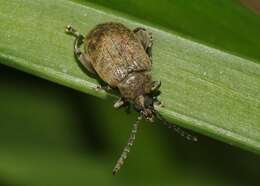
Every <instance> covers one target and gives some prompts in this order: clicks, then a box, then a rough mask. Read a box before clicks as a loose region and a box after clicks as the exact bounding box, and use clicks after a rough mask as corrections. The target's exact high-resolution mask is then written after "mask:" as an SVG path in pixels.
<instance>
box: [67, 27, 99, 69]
mask: <svg viewBox="0 0 260 186" xmlns="http://www.w3.org/2000/svg"><path fill="white" fill-rule="evenodd" d="M65 31H66V32H67V33H68V34H71V35H73V36H75V38H76V39H75V41H74V55H75V56H76V58H77V60H78V61H79V62H80V63H81V64H82V65H83V66H84V67H85V68H86V69H87V70H88V71H89V72H90V73H92V74H96V72H95V70H94V69H93V67H92V65H91V59H90V58H89V55H88V54H84V53H83V52H81V50H80V47H81V45H82V44H83V43H84V39H85V38H84V36H83V35H82V34H80V33H79V32H78V31H77V30H76V29H74V28H73V27H72V26H71V25H68V26H67V27H66V30H65Z"/></svg>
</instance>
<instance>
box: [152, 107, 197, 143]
mask: <svg viewBox="0 0 260 186" xmlns="http://www.w3.org/2000/svg"><path fill="white" fill-rule="evenodd" d="M155 115H156V118H157V119H159V120H160V121H161V122H162V123H163V124H164V125H165V126H167V127H168V128H171V129H173V130H174V131H175V132H177V133H178V134H180V135H181V136H182V137H184V138H186V139H187V140H190V141H195V142H196V141H198V138H197V137H196V136H193V135H191V134H189V133H188V132H187V131H185V130H184V129H182V128H181V127H178V126H177V125H175V124H173V123H170V122H168V121H167V120H166V119H164V117H163V116H162V115H161V114H160V113H159V112H158V111H155Z"/></svg>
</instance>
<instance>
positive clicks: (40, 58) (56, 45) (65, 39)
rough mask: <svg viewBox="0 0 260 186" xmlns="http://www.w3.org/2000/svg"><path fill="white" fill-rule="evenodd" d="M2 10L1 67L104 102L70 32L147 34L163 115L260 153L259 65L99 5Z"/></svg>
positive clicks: (26, 5) (4, 5) (45, 4)
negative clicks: (117, 25)
mask: <svg viewBox="0 0 260 186" xmlns="http://www.w3.org/2000/svg"><path fill="white" fill-rule="evenodd" d="M0 9H1V12H0V22H1V24H0V35H1V38H0V62H1V63H3V64H6V65H8V66H12V67H14V68H17V69H20V70H22V71H26V72H28V73H31V74H34V75H36V76H39V77H42V78H45V79H48V80H50V81H53V82H57V83H59V84H62V85H65V86H68V87H71V88H74V89H77V90H80V91H83V92H86V93H89V94H92V95H95V96H99V97H102V98H106V97H107V94H106V93H105V92H96V91H95V90H94V88H95V86H96V84H97V80H96V79H94V78H93V77H89V76H87V75H86V73H85V72H84V71H83V70H82V68H80V66H79V64H78V63H76V61H75V59H74V57H73V51H72V43H73V38H72V37H71V36H68V35H66V34H65V33H64V27H65V26H66V25H67V24H73V25H74V26H75V27H76V28H77V29H78V30H80V31H81V32H85V33H86V32H88V31H89V30H90V29H91V28H93V27H94V26H95V25H96V24H98V23H102V22H107V21H119V22H122V23H124V24H125V25H127V26H128V27H130V28H135V27H137V26H144V27H146V28H147V29H149V30H150V31H152V32H153V36H154V48H153V76H154V79H160V80H161V81H162V88H161V91H162V94H161V96H160V100H162V101H163V102H164V104H165V108H158V109H159V110H160V112H161V113H162V114H164V115H165V116H166V117H167V118H168V119H169V120H171V121H173V122H175V123H177V124H179V125H181V126H183V127H187V128H190V129H193V130H195V131H197V132H200V133H202V134H205V135H208V136H212V137H214V138H216V139H219V140H221V141H225V142H227V143H229V144H234V145H236V146H239V147H241V148H245V149H248V150H250V151H253V152H257V153H260V86H259V85H260V65H259V64H258V62H257V61H252V60H248V59H245V58H241V57H238V56H235V55H231V54H228V53H227V52H223V51H220V50H217V49H214V48H211V47H208V46H205V45H203V44H199V43H197V42H194V41H192V40H191V39H185V38H183V37H180V36H179V35H177V34H176V33H173V32H172V31H171V30H169V29H165V28H161V27H156V26H151V25H152V24H147V23H145V22H144V21H133V20H137V19H130V18H129V17H128V16H126V15H122V14H121V13H118V12H114V11H111V10H108V9H106V8H102V7H99V6H96V5H93V4H88V3H84V5H82V4H80V3H74V2H71V1H65V0H58V1H51V0H45V1H40V0H36V1H30V0H24V1H16V0H12V1H4V2H1V4H0ZM149 25H150V26H149ZM237 32H238V33H239V32H240V31H239V30H238V31H237ZM240 33H242V32H240ZM236 51H239V50H236ZM256 58H257V57H256ZM111 104H112V103H111Z"/></svg>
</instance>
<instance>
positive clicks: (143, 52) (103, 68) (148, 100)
mask: <svg viewBox="0 0 260 186" xmlns="http://www.w3.org/2000/svg"><path fill="white" fill-rule="evenodd" d="M66 32H67V33H68V34H71V35H73V36H75V41H74V54H75V56H76V58H77V59H78V61H79V62H80V63H81V64H82V65H83V66H84V67H85V68H86V69H87V70H88V71H89V72H90V73H92V74H95V75H97V76H99V77H100V78H101V79H102V80H103V81H104V82H105V83H106V86H103V87H102V88H104V89H105V90H109V89H117V90H118V91H119V93H120V95H121V97H120V98H119V99H118V100H117V101H116V102H115V104H114V107H115V108H120V107H122V106H125V105H128V104H129V103H132V105H133V106H134V108H135V109H136V110H137V111H138V112H139V113H140V116H139V117H138V119H137V121H136V122H135V123H134V124H133V128H132V131H131V133H130V137H129V139H128V143H127V145H126V146H125V148H124V150H123V152H122V154H121V156H120V158H119V159H118V161H117V163H116V165H115V168H114V169H113V174H116V173H117V172H118V171H119V169H120V168H121V166H122V165H123V163H124V160H125V159H126V158H127V154H128V152H129V151H130V147H131V146H132V145H133V142H134V139H135V134H136V132H137V129H138V126H139V121H140V120H141V119H142V118H145V119H147V120H149V121H150V122H153V121H154V118H158V119H159V120H161V121H163V123H164V124H166V125H167V126H168V127H169V128H173V129H175V131H177V132H178V133H180V134H181V135H182V136H185V137H186V138H187V139H191V140H194V141H196V140H197V138H195V137H193V136H191V135H190V134H188V133H187V132H186V131H184V130H182V129H181V128H179V127H177V126H176V125H173V124H169V123H168V122H167V121H166V120H165V119H164V118H163V117H162V116H161V115H160V114H159V113H158V112H157V111H156V110H155V109H154V104H156V103H159V104H160V102H159V101H158V99H157V95H158V92H159V88H160V86H161V82H160V81H159V80H157V81H154V80H152V76H151V69H152V52H151V51H152V46H153V38H152V33H151V32H148V31H147V30H146V29H145V28H141V27H137V28H135V29H134V30H130V29H129V28H127V27H126V26H124V25H123V24H121V23H115V22H108V23H103V24H99V25H97V26H96V27H95V28H93V29H92V30H91V31H90V32H89V33H88V34H87V36H86V37H85V36H83V35H82V34H80V33H79V32H78V31H77V30H76V29H74V28H73V27H72V26H71V25H68V26H67V27H66ZM82 45H84V52H82V50H81V46H82Z"/></svg>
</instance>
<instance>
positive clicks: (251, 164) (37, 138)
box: [0, 0, 260, 186]
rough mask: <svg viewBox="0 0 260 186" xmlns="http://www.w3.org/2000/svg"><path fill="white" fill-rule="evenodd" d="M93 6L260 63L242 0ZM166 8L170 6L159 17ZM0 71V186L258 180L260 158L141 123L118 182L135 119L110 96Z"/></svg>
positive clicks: (113, 0)
mask: <svg viewBox="0 0 260 186" xmlns="http://www.w3.org/2000/svg"><path fill="white" fill-rule="evenodd" d="M13 2H15V1H13ZM76 2H80V3H82V4H84V3H87V2H85V1H83V0H81V1H76ZM92 3H96V4H95V5H94V6H95V7H99V6H105V7H108V8H111V9H115V10H119V11H121V12H124V13H125V14H129V15H131V16H133V19H134V20H135V19H136V20H137V19H143V20H144V22H145V21H147V22H149V24H151V25H157V26H158V27H159V28H160V27H162V28H164V29H167V30H169V31H170V32H178V34H180V35H183V36H184V37H187V38H191V39H192V40H198V41H200V42H202V43H207V44H208V45H210V46H213V47H216V48H220V49H222V50H226V51H228V52H231V53H234V54H236V55H239V56H243V57H244V56H245V57H246V58H249V59H253V61H255V62H256V63H258V61H259V59H260V55H259V54H260V53H259V52H258V51H259V49H260V46H259V45H260V42H259V38H258V33H259V29H260V25H259V24H260V21H259V20H260V19H259V16H257V15H255V14H254V13H252V12H250V11H249V10H247V9H246V8H245V7H243V6H241V4H240V3H239V2H238V1H231V0H228V1H227V0H221V1H217V0H215V1H206V0H203V1H200V4H199V5H198V4H197V3H196V1H188V2H187V1H181V0H175V1H166V0H161V1H155V2H154V3H149V2H148V1H146V0H143V1H133V0H128V1H119V0H108V1H101V0H98V1H92ZM97 4H98V5H97ZM169 7H172V10H171V11H165V10H166V9H167V10H168V8H169ZM162 15H163V16H162ZM0 16H1V9H0ZM68 16H73V15H68ZM75 20H76V18H75ZM245 20H246V21H247V22H245ZM249 20H250V22H249V23H248V21H249ZM248 25H253V26H252V27H250V26H248ZM2 50H3V49H2ZM2 60H3V59H2ZM54 60H55V59H54ZM4 63H6V62H4ZM0 74H1V78H0V85H1V88H0V98H1V104H0V113H1V114H0V116H1V118H0V147H1V148H0V183H1V184H2V185H37V186H38V185H183V186H186V185H212V186H213V185H216V186H217V185H234V186H240V185H241V186H245V185H246V186H247V185H248V186H251V185H256V184H257V183H258V175H259V166H258V165H259V164H260V158H259V156H257V155H255V154H252V153H250V152H246V151H243V150H241V149H238V148H235V147H232V146H230V145H227V144H224V143H221V142H217V141H215V140H212V139H210V138H208V137H205V136H199V142H198V143H191V142H189V141H186V140H185V139H183V138H181V137H179V136H178V135H176V134H174V133H172V131H170V130H167V129H165V128H164V127H163V126H160V125H159V123H157V124H156V126H152V125H151V124H150V123H145V122H144V123H143V124H142V126H141V129H140V131H139V133H138V136H137V143H136V145H135V146H134V148H133V151H132V152H131V153H130V156H129V159H128V161H127V163H126V165H125V166H124V167H123V169H122V171H121V172H120V173H119V175H117V176H116V177H114V176H112V173H111V171H112V168H113V166H114V163H115V161H116V159H117V157H118V155H119V154H120V152H121V149H122V147H123V146H124V145H125V143H126V141H127V137H128V132H129V130H130V128H131V124H132V122H133V121H134V120H135V118H136V113H131V114H127V113H126V112H124V110H120V111H117V110H114V109H113V108H112V98H111V97H105V96H102V98H103V99H100V98H96V97H94V96H90V95H86V94H83V93H79V92H77V91H74V90H71V89H69V88H65V87H62V86H59V85H56V84H53V83H50V82H48V81H45V80H41V79H39V78H36V77H32V76H30V75H27V74H24V73H22V72H18V71H16V70H14V69H11V68H9V67H5V66H2V65H1V66H0ZM157 125H158V126H157Z"/></svg>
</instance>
